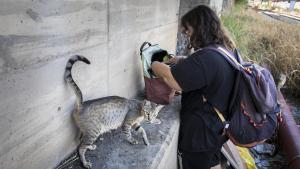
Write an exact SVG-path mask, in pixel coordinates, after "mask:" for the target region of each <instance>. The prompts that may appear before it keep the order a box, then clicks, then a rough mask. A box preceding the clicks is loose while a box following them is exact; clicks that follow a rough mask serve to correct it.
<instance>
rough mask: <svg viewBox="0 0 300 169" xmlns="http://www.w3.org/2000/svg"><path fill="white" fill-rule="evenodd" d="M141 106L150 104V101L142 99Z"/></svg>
mask: <svg viewBox="0 0 300 169" xmlns="http://www.w3.org/2000/svg"><path fill="white" fill-rule="evenodd" d="M143 106H148V107H149V106H151V102H150V101H148V100H144V101H143Z"/></svg>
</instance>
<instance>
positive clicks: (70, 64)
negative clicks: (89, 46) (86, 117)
mask: <svg viewBox="0 0 300 169" xmlns="http://www.w3.org/2000/svg"><path fill="white" fill-rule="evenodd" d="M77 61H82V62H84V63H86V64H90V63H91V62H90V61H89V60H88V59H87V58H85V57H83V56H80V55H74V56H72V57H71V58H70V59H69V61H68V62H67V66H66V70H65V75H64V78H65V81H66V82H67V83H68V84H69V85H70V86H71V87H72V88H73V90H74V92H75V94H76V97H77V101H76V103H77V110H78V111H81V110H82V103H83V100H82V93H81V90H80V89H79V87H78V86H77V84H76V83H75V82H74V80H73V77H72V73H71V70H72V67H73V64H74V63H75V62H77Z"/></svg>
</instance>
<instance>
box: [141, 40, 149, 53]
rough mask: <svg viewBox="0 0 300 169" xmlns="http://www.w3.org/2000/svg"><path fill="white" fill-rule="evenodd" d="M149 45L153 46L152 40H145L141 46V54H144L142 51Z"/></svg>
mask: <svg viewBox="0 0 300 169" xmlns="http://www.w3.org/2000/svg"><path fill="white" fill-rule="evenodd" d="M146 45H148V46H151V43H150V42H144V43H143V44H142V45H141V47H140V55H141V56H142V52H143V50H144V48H145V46H146Z"/></svg>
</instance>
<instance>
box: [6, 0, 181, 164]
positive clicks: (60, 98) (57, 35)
mask: <svg viewBox="0 0 300 169" xmlns="http://www.w3.org/2000/svg"><path fill="white" fill-rule="evenodd" d="M178 6H179V1H178V0H166V1H160V0H155V1H148V0H133V1H132V0H124V1H119V0H74V1H73V0H72V1H69V0H52V1H46V0H21V1H20V0H2V1H1V2H0V20H1V27H0V52H1V56H0V86H1V88H0V97H1V103H0V109H1V113H0V117H1V118H0V135H1V138H0V141H1V145H0V152H1V154H0V168H1V169H19V168H22V169H40V168H53V167H54V166H56V165H57V163H58V162H59V161H60V160H61V159H64V158H65V157H66V156H67V155H69V154H70V153H71V152H73V151H74V150H75V148H76V146H77V144H78V139H77V138H76V137H77V130H76V129H75V127H74V125H73V121H72V118H71V110H72V108H73V106H74V101H75V96H74V94H73V91H72V90H71V89H70V88H69V87H67V86H66V84H65V82H64V81H63V73H64V68H65V64H66V62H67V59H68V58H69V57H70V56H71V55H73V54H82V55H84V56H86V57H87V58H88V59H90V60H91V62H92V64H91V65H85V64H83V63H80V64H79V63H78V64H75V65H74V69H73V77H74V79H75V81H76V82H77V83H78V85H79V86H80V88H81V89H82V92H83V95H84V100H88V99H93V98H98V97H102V96H107V95H120V96H125V97H134V96H135V95H136V94H137V93H139V92H140V91H141V90H142V89H143V79H142V68H141V64H140V60H139V59H140V56H139V51H138V50H139V46H140V45H141V44H142V42H143V41H151V42H153V43H159V44H161V46H162V47H163V48H166V49H167V50H169V51H170V52H174V51H175V46H176V32H177V25H178V21H177V17H178Z"/></svg>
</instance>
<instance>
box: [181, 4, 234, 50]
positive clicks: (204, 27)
mask: <svg viewBox="0 0 300 169" xmlns="http://www.w3.org/2000/svg"><path fill="white" fill-rule="evenodd" d="M181 26H182V28H183V32H186V31H187V30H188V26H190V27H192V28H193V33H192V35H191V37H190V45H189V46H190V48H194V49H196V50H197V49H199V48H203V47H205V46H208V45H213V44H220V45H223V46H225V47H226V48H227V49H229V50H234V48H235V45H234V43H233V41H231V39H230V38H229V37H228V36H227V35H226V33H225V31H224V29H223V27H222V24H221V21H220V19H219V17H218V16H217V14H216V13H215V12H214V11H213V10H212V9H210V8H209V7H207V6H205V5H199V6H197V7H195V8H193V9H192V10H190V11H189V12H187V13H186V14H185V15H184V16H183V17H182V18H181Z"/></svg>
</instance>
